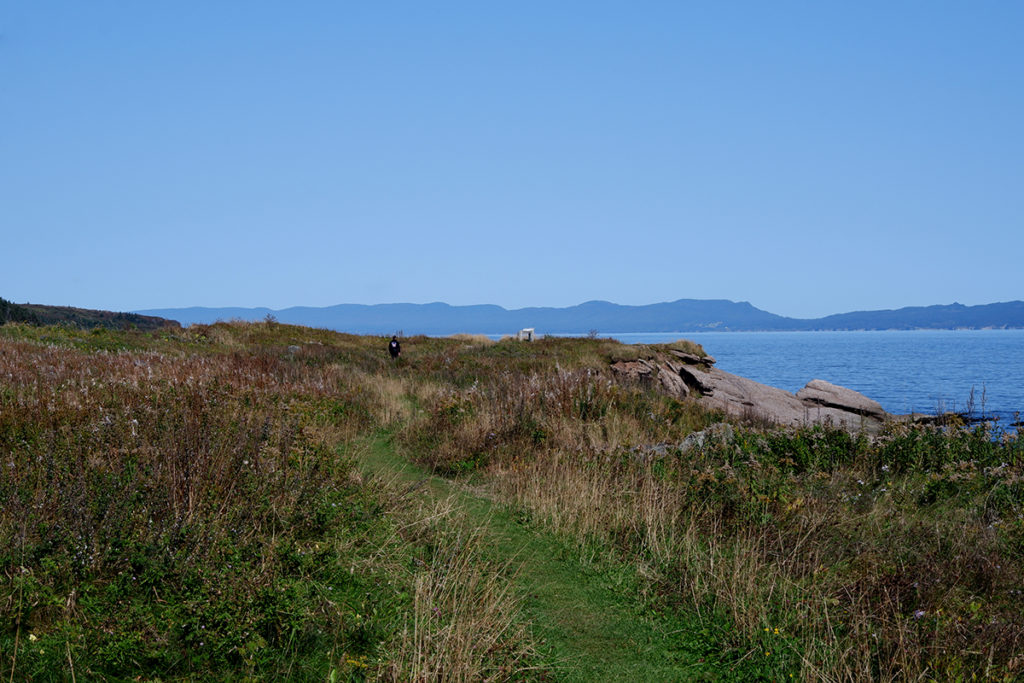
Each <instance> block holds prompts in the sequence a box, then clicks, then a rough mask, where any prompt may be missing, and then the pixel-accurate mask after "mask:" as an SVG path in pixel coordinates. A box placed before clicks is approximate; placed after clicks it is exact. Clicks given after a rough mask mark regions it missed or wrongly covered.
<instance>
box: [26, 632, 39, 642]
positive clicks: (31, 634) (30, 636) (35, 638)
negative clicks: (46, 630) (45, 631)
mask: <svg viewBox="0 0 1024 683" xmlns="http://www.w3.org/2000/svg"><path fill="white" fill-rule="evenodd" d="M28 639H29V640H31V641H32V642H33V643H34V642H35V641H37V640H39V638H37V637H36V634H34V633H30V634H28Z"/></svg>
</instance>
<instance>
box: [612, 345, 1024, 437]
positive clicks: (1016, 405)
mask: <svg viewBox="0 0 1024 683" xmlns="http://www.w3.org/2000/svg"><path fill="white" fill-rule="evenodd" d="M600 336H602V337H607V336H610V337H614V338H615V339H618V340H619V341H621V342H623V343H627V344H653V343H660V342H668V341H672V340H675V339H690V340H692V341H695V342H697V343H699V344H701V345H702V346H703V347H704V350H705V351H706V352H708V353H709V354H711V355H712V356H714V357H715V358H716V360H717V361H718V362H717V367H719V368H721V369H722V370H725V371H726V372H731V373H734V374H737V375H741V376H743V377H749V378H750V379H753V380H756V381H758V382H762V383H763V384H768V385H771V386H774V387H779V388H780V389H785V390H787V391H794V392H795V391H797V390H798V389H800V388H801V387H803V386H804V385H805V384H807V382H809V381H810V380H812V379H823V380H826V381H829V382H832V383H834V384H839V385H842V386H845V387H849V388H851V389H854V390H856V391H859V392H861V393H862V394H864V395H866V396H869V397H870V398H873V399H875V400H876V401H878V402H879V403H881V404H882V407H883V408H885V409H886V410H887V411H889V412H891V413H910V412H921V413H935V412H936V411H945V410H952V411H957V412H960V411H964V410H966V409H967V407H968V404H969V400H970V396H971V390H972V388H973V390H974V413H975V414H976V415H978V416H981V415H982V414H984V415H985V416H988V417H998V418H999V420H1000V422H1002V423H1003V424H1004V425H1007V426H1008V425H1009V423H1010V422H1013V421H1014V419H1016V418H1015V415H1016V414H1017V413H1018V412H1020V413H1021V414H1024V330H912V331H902V330H899V331H895V330H886V331H877V332H875V331H871V332H698V333H693V332H689V333H682V332H680V333H657V334H655V333H622V334H614V333H612V334H607V335H606V334H601V335H600Z"/></svg>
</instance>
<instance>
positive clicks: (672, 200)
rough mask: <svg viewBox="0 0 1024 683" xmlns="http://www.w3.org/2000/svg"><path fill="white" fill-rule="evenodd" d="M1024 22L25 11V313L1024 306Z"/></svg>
mask: <svg viewBox="0 0 1024 683" xmlns="http://www.w3.org/2000/svg"><path fill="white" fill-rule="evenodd" d="M1022 27H1024V4H1022V3H1017V2H1009V1H1006V2H986V3H963V2H958V3H952V2H935V1H927V2H925V1H922V2H859V3H824V2H728V3H726V2H715V3H696V2H693V3H688V2H631V3H626V2H599V1H593V0H591V1H588V2H558V3H555V2H547V1H545V2H529V1H517V2H506V3H496V2H386V3H384V2H379V3H359V4H356V3H348V2H297V3H267V2H245V3H242V2H236V3H219V2H218V3H210V2H163V1H156V0H154V1H153V2H144V3H143V2H107V1H102V0H93V1H90V2H81V1H79V0H75V1H74V2H71V1H69V2H48V1H47V0H39V1H33V2H13V1H11V0H0V124H2V125H0V237H2V239H0V244H2V246H0V254H2V256H0V263H2V265H0V296H2V297H3V298H6V299H9V300H13V301H17V302H26V301H29V302H33V303H50V304H61V305H65V304H67V305H74V306H81V307H89V308H106V309H113V310H136V309H143V308H157V307H176V306H191V305H204V306H229V305H232V306H269V307H271V308H284V307H288V306H293V305H308V306H327V305H332V304H337V303H386V302H430V301H445V302H448V303H451V304H475V303H495V304H499V305H502V306H505V307H507V308H519V307H524V306H569V305H573V304H577V303H581V302H583V301H586V300H591V299H605V300H609V301H614V302H617V303H622V304H646V303H654V302H659V301H671V300H675V299H680V298H725V299H733V300H737V301H740V300H745V301H750V302H751V303H753V304H754V305H755V306H758V307H760V308H764V309H766V310H769V311H772V312H774V313H779V314H783V315H791V316H798V317H812V316H820V315H825V314H828V313H835V312H843V311H850V310H861V309H876V308H897V307H901V306H907V305H924V304H932V303H951V302H953V301H959V302H961V303H964V304H980V303H989V302H994V301H1006V300H1011V299H1021V298H1024V276H1022V275H1021V272H1020V271H1021V264H1022V261H1024V125H1022V124H1021V122H1022V121H1024V43H1022V42H1021V40H1020V31H1021V28H1022Z"/></svg>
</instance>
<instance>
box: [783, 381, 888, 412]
mask: <svg viewBox="0 0 1024 683" xmlns="http://www.w3.org/2000/svg"><path fill="white" fill-rule="evenodd" d="M796 397H797V398H798V399H800V400H801V401H803V402H804V403H807V404H809V405H820V406H827V407H829V408H838V409H839V410H844V411H846V412H849V413H856V414H858V415H870V416H872V417H876V418H878V419H885V417H886V412H885V409H884V408H882V405H881V404H880V403H879V402H878V401H874V400H872V399H870V398H868V397H867V396H865V395H864V394H861V393H858V392H856V391H854V390H853V389H847V388H846V387H841V386H838V385H836V384H832V383H831V382H826V381H825V380H823V379H812V380H811V381H810V382H808V383H807V386H805V387H804V388H803V389H801V390H800V391H798V392H796Z"/></svg>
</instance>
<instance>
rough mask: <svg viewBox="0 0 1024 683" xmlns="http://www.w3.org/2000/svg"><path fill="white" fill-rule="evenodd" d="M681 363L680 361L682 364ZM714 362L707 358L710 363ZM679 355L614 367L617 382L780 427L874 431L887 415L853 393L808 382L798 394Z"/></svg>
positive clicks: (615, 365) (674, 352) (874, 404)
mask: <svg viewBox="0 0 1024 683" xmlns="http://www.w3.org/2000/svg"><path fill="white" fill-rule="evenodd" d="M680 361H682V362H680ZM713 362H714V359H711V363H713ZM711 363H707V362H705V360H704V359H701V358H700V357H698V356H695V355H693V354H687V353H684V352H681V351H671V352H670V354H659V355H658V356H657V357H656V358H648V359H641V360H636V361H622V362H619V363H615V364H613V365H612V370H613V372H614V373H615V375H616V376H618V377H629V378H633V379H637V380H647V381H654V380H657V384H658V386H660V387H661V389H662V390H663V391H665V393H667V394H670V395H672V396H675V397H677V398H686V397H694V398H696V400H697V401H698V402H699V403H701V404H702V405H704V406H706V407H708V408H711V409H713V410H721V411H722V412H725V413H728V414H730V415H736V416H739V417H746V418H751V419H755V420H765V421H768V422H774V423H777V424H784V425H808V424H822V423H830V424H833V425H835V426H837V427H842V428H845V429H849V430H850V431H861V430H866V431H868V432H873V433H874V432H877V431H878V430H879V429H880V428H881V426H882V423H883V422H884V421H885V420H886V419H887V418H888V414H887V413H886V412H885V410H884V409H883V408H882V406H881V405H879V404H878V402H876V401H873V400H871V399H870V398H868V397H867V396H864V395H863V394H860V393H858V392H856V391H853V390H852V389H847V388H845V387H840V386H837V385H835V384H831V383H829V382H826V381H824V380H818V379H816V380H812V381H811V382H809V383H808V384H807V386H806V387H804V388H803V389H801V390H800V392H799V393H797V394H792V393H790V392H788V391H785V390H783V389H779V388H776V387H771V386H768V385H767V384H761V383H760V382H755V381H754V380H751V379H747V378H746V377H740V376H739V375H734V374H732V373H729V372H725V371H724V370H719V369H718V368H716V367H713V366H712V365H711Z"/></svg>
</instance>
